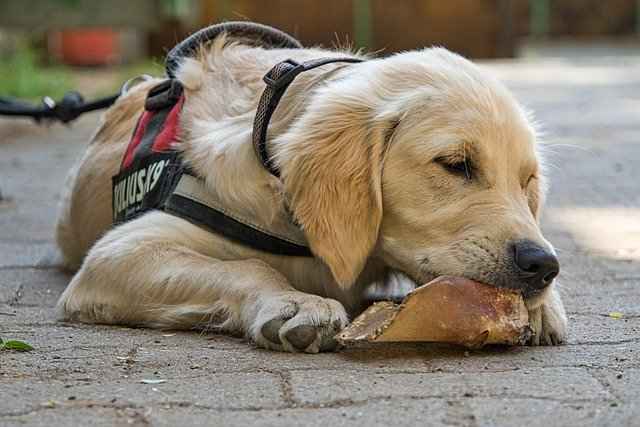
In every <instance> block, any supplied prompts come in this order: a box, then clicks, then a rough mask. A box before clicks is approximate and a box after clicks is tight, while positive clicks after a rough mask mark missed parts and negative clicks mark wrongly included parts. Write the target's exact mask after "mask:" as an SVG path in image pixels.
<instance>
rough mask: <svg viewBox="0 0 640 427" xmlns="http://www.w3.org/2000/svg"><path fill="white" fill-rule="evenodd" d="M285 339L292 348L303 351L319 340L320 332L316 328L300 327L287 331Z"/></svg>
mask: <svg viewBox="0 0 640 427" xmlns="http://www.w3.org/2000/svg"><path fill="white" fill-rule="evenodd" d="M285 337H286V338H287V341H289V342H290V343H291V345H292V346H294V347H295V348H296V349H297V350H301V351H302V350H305V349H306V348H307V347H309V346H310V345H311V344H312V343H313V342H314V341H315V340H316V339H317V338H318V331H317V329H316V327H315V326H310V325H300V326H296V327H294V328H292V329H291V330H289V331H287V333H286V334H285Z"/></svg>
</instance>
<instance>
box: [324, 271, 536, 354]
mask: <svg viewBox="0 0 640 427" xmlns="http://www.w3.org/2000/svg"><path fill="white" fill-rule="evenodd" d="M530 336H531V329H530V328H529V315H528V312H527V308H526V307H525V304H524V300H523V299H522V295H520V293H518V292H516V291H513V290H510V289H501V288H496V287H494V286H489V285H485V284H482V283H478V282H474V281H473V280H468V279H464V278H461V277H449V276H442V277H439V278H437V279H435V280H433V281H431V282H429V283H427V284H426V285H423V286H420V287H419V288H416V289H414V290H413V291H411V293H409V294H408V295H407V297H406V298H405V299H404V301H402V303H400V304H394V303H393V302H390V301H382V302H377V303H374V304H373V305H372V306H371V307H369V308H368V309H367V310H365V311H364V312H363V313H362V314H361V315H360V316H358V317H357V318H356V319H355V320H354V321H353V322H352V323H351V324H350V325H349V326H347V327H346V328H345V329H343V330H342V331H341V332H340V333H339V334H338V335H337V336H336V340H337V341H338V342H339V343H340V344H342V345H349V344H354V343H357V342H362V341H368V342H407V341H428V342H441V343H451V344H460V345H463V346H465V347H468V348H480V347H482V346H484V345H486V344H507V345H516V344H524V343H525V342H526V341H527V339H528V338H529V337H530Z"/></svg>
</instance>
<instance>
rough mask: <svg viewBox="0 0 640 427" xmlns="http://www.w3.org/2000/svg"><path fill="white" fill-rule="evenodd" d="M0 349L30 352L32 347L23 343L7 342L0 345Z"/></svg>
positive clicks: (16, 341)
mask: <svg viewBox="0 0 640 427" xmlns="http://www.w3.org/2000/svg"><path fill="white" fill-rule="evenodd" d="M0 348H1V349H6V350H15V351H31V350H33V347H31V346H30V345H29V344H27V343H26V342H23V341H18V340H8V341H4V342H2V343H0Z"/></svg>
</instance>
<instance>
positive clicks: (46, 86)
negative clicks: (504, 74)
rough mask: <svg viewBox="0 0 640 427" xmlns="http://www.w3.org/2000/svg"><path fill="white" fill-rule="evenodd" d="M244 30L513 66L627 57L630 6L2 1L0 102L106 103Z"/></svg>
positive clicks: (501, 0) (456, 0) (633, 31)
mask: <svg viewBox="0 0 640 427" xmlns="http://www.w3.org/2000/svg"><path fill="white" fill-rule="evenodd" d="M245 19H246V20H254V21H258V22H262V23H266V24H270V25H273V26H276V27H278V28H281V29H283V30H285V31H287V32H289V33H291V34H293V35H294V36H296V37H298V38H299V39H300V40H301V41H302V42H303V43H304V44H305V45H323V46H329V47H330V46H335V45H340V46H344V45H350V46H354V47H356V48H360V47H362V48H365V49H366V50H368V51H377V52H380V54H382V55H384V54H390V53H392V52H395V51H399V50H407V49H415V48H420V47H424V46H431V45H441V46H445V47H447V48H449V49H451V50H454V51H456V52H459V53H461V54H463V55H465V56H467V57H470V58H474V59H486V58H514V57H522V56H527V55H529V56H531V55H534V56H535V54H536V53H535V52H536V47H538V46H546V47H547V48H548V46H564V45H567V44H571V45H576V44H578V45H579V44H583V45H584V44H586V45H589V46H608V45H610V44H611V43H614V44H615V45H616V46H618V47H619V46H626V47H630V48H632V49H635V46H636V41H637V40H639V39H640V37H639V36H640V0H607V1H601V0H448V1H441V0H395V1H391V0H263V1H257V0H135V1H132V0H110V1H103V2H100V1H93V0H2V2H0V76H1V78H0V96H16V97H21V98H29V99H33V98H39V97H40V96H42V95H45V94H46V95H51V96H53V97H54V98H55V97H59V96H61V95H62V94H63V93H64V92H65V91H66V90H69V89H71V88H77V89H79V90H80V92H82V93H83V94H85V95H88V96H97V95H101V94H105V93H108V92H110V91H113V90H115V89H116V88H117V87H118V85H119V84H120V83H121V82H122V81H123V80H126V79H127V78H129V77H131V76H133V75H136V74H140V73H142V72H147V73H161V72H162V66H161V64H162V61H163V59H162V58H163V57H164V54H165V53H166V52H167V50H168V49H170V48H171V47H172V46H173V45H175V44H176V43H177V42H178V41H180V40H181V39H183V38H184V37H185V36H186V35H188V34H189V33H191V32H193V31H194V30H197V29H198V28H201V27H203V26H206V25H208V24H211V23H215V22H220V21H225V20H245ZM603 49H604V51H605V52H606V51H607V49H606V47H604V48H603ZM545 52H546V55H548V49H547V51H545Z"/></svg>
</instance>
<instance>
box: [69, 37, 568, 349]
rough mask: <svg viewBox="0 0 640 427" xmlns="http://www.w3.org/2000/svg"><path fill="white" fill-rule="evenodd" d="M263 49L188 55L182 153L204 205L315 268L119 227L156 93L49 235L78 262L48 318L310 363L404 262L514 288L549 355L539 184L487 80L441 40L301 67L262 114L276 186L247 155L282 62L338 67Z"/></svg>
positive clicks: (149, 222) (166, 220)
mask: <svg viewBox="0 0 640 427" xmlns="http://www.w3.org/2000/svg"><path fill="white" fill-rule="evenodd" d="M345 55H349V56H355V55H353V54H349V53H347V54H345V52H335V51H328V50H320V49H294V50H287V49H276V50H265V49H262V48H259V47H252V46H248V45H244V44H241V43H230V42H228V41H225V40H224V39H223V38H219V39H217V40H216V41H215V42H214V43H213V44H212V45H210V46H209V47H207V48H206V49H203V51H202V52H201V54H200V55H199V56H198V57H197V58H193V59H185V60H184V62H183V63H182V64H181V66H180V68H179V70H178V73H177V76H178V79H179V80H180V81H181V82H182V84H183V86H184V88H185V97H186V98H185V103H184V107H183V111H182V115H181V117H180V129H181V130H180V141H181V142H180V144H178V147H179V148H178V149H179V150H181V153H182V158H183V160H184V162H185V163H186V164H188V165H189V166H190V167H191V169H192V170H193V171H195V172H196V174H197V175H198V176H200V177H202V178H203V180H204V184H205V186H206V192H207V193H208V197H209V196H210V197H213V198H215V199H216V200H218V201H219V202H220V203H221V204H222V205H224V206H226V207H228V208H229V209H231V210H233V211H234V212H236V213H237V214H238V215H240V216H242V217H243V218H247V219H249V220H250V221H251V222H252V223H253V224H258V225H259V226H261V227H264V228H265V229H268V230H271V231H273V232H274V233H278V234H279V235H282V236H285V237H286V238H289V239H290V240H291V241H300V242H303V243H304V244H306V245H308V246H309V247H310V248H311V250H312V252H313V254H314V257H292V256H279V255H273V254H271V253H267V252H262V251H260V250H256V249H254V248H251V247H249V246H245V245H242V244H239V243H236V242H234V241H232V240H229V239H226V238H225V237H223V236H221V235H217V234H215V233H212V232H210V231H207V230H205V229H203V228H201V227H199V226H197V225H194V224H192V223H190V222H188V221H186V220H184V219H182V218H179V217H176V216H173V215H171V214H168V213H166V212H163V211H152V212H149V213H147V214H144V215H142V216H140V217H138V218H136V219H134V220H131V221H129V222H126V223H124V224H121V225H118V226H115V227H114V226H112V208H111V201H112V192H111V177H112V176H113V175H115V174H116V173H117V172H118V168H119V165H120V162H121V160H122V157H123V154H124V151H125V149H126V147H127V143H128V142H129V139H130V137H131V134H132V131H133V129H134V127H135V124H136V119H137V117H138V116H139V114H140V113H141V112H142V110H143V104H144V99H145V96H146V94H147V91H148V90H149V88H151V87H152V86H153V85H155V84H157V83H158V80H155V81H150V82H145V83H142V84H139V85H137V86H135V87H134V88H132V89H131V90H130V91H129V92H128V93H126V94H125V95H123V96H122V97H121V98H120V99H119V100H118V102H117V103H116V104H115V105H114V106H113V107H112V108H111V109H110V110H109V111H107V113H106V114H105V116H104V121H103V123H102V124H101V126H100V128H99V130H98V131H97V133H96V134H95V136H94V137H93V140H92V141H91V143H90V144H89V146H88V148H87V151H86V153H85V154H84V157H83V158H82V159H81V160H80V162H79V165H78V166H77V168H75V169H74V170H73V171H72V173H71V176H70V179H69V191H68V194H67V195H66V197H65V198H64V200H63V203H62V208H61V214H60V218H59V222H58V227H57V241H58V244H59V246H60V248H61V250H62V252H63V254H64V258H65V260H66V263H67V264H68V266H69V267H72V268H79V270H78V271H77V273H76V275H75V277H74V278H73V280H72V281H71V283H70V284H69V286H68V288H67V289H66V290H65V292H64V294H63V295H62V296H61V298H60V301H59V303H58V307H59V311H60V314H61V317H62V318H63V319H67V320H75V321H81V322H91V323H106V324H120V325H137V326H147V327H154V328H183V329H192V328H202V329H206V330H214V331H219V332H224V333H231V334H243V335H244V336H246V337H247V338H248V339H249V340H251V341H253V342H254V343H255V344H257V345H258V346H261V347H265V348H269V349H274V350H283V351H303V352H318V351H324V350H330V349H332V348H334V346H335V342H334V341H333V339H332V337H333V336H334V334H335V333H336V332H337V331H338V330H340V329H341V328H342V327H344V326H345V325H346V324H347V323H348V321H349V316H350V315H353V314H355V313H357V312H358V311H359V310H361V309H362V308H363V307H362V305H363V292H364V291H365V289H366V288H367V286H368V285H370V284H371V283H373V282H376V281H381V280H384V278H385V277H386V275H387V274H389V271H392V270H397V271H401V272H403V273H404V274H406V275H407V276H408V277H409V278H411V279H412V280H413V281H414V282H416V283H419V284H422V283H424V282H427V281H429V280H431V279H433V278H435V277H437V276H439V275H456V276H464V277H468V278H471V279H475V280H478V281H482V282H485V283H488V284H492V285H495V286H499V287H509V288H516V289H519V290H521V291H522V292H523V294H524V296H525V298H526V303H527V305H528V308H529V310H530V315H531V322H532V328H533V329H534V332H535V335H534V337H533V339H532V342H531V343H532V344H535V345H537V344H550V345H551V344H558V343H561V342H563V341H564V340H565V337H566V322H567V320H566V316H565V312H564V308H563V305H562V302H561V300H560V297H559V294H558V291H557V290H556V288H555V287H554V285H553V280H554V278H555V276H556V275H557V273H558V268H559V267H558V261H557V259H556V257H555V255H554V250H553V248H552V246H551V245H550V244H549V242H547V241H546V240H545V238H544V237H543V236H542V234H541V232H540V228H539V226H538V218H539V213H540V209H541V206H542V202H543V188H544V180H543V175H542V173H543V172H542V169H541V165H540V159H539V154H538V152H537V147H536V136H535V133H534V130H533V129H532V126H531V125H530V123H529V121H528V119H527V115H526V114H525V113H524V112H523V109H522V108H521V107H520V106H519V105H518V103H517V102H516V101H515V100H514V98H513V96H512V95H511V94H510V93H509V92H508V91H507V90H506V89H505V87H503V86H502V85H501V84H500V83H499V82H498V81H496V80H495V79H494V78H492V77H491V76H489V75H487V74H486V73H485V72H484V71H482V70H481V69H479V68H478V67H477V66H475V65H474V64H472V63H471V62H469V61H467V60H466V59H464V58H462V57H460V56H458V55H455V54H453V53H451V52H448V51H447V50H445V49H441V48H434V49H425V50H419V51H413V52H406V53H399V54H396V55H393V56H390V57H388V58H384V59H371V60H367V61H365V62H362V63H357V64H344V63H342V64H341V63H334V64H329V65H326V66H323V67H320V68H316V69H314V70H312V71H309V72H306V73H302V74H301V75H300V76H299V77H298V78H297V79H296V80H295V81H294V82H293V84H292V85H291V86H290V87H289V89H288V90H287V93H286V95H285V96H284V98H283V99H282V100H281V102H280V104H279V106H278V108H277V110H276V113H275V115H274V117H273V119H272V121H271V126H270V130H269V140H268V148H269V152H270V154H271V155H272V156H273V158H274V160H275V162H276V164H277V166H278V167H279V169H280V170H281V172H282V174H281V178H280V179H278V178H276V177H274V176H273V175H271V174H270V173H269V172H267V170H266V169H265V168H264V167H263V165H262V164H261V163H260V161H259V160H258V158H257V156H256V154H255V152H254V149H253V146H252V143H251V134H252V123H253V119H254V116H255V112H256V107H257V104H258V100H259V97H260V94H261V92H262V91H263V89H264V87H265V84H264V83H263V81H262V77H263V76H264V75H265V73H267V71H268V70H269V69H270V68H271V67H272V66H273V65H275V64H276V63H278V62H280V61H283V60H286V59H289V58H292V59H294V60H296V61H299V62H301V61H305V60H311V59H315V58H325V57H344V56H345Z"/></svg>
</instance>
